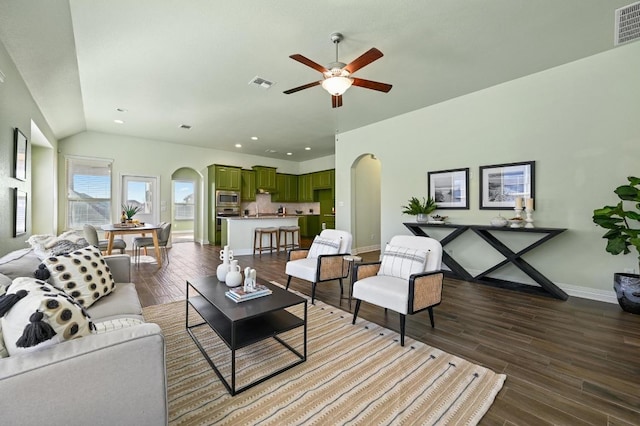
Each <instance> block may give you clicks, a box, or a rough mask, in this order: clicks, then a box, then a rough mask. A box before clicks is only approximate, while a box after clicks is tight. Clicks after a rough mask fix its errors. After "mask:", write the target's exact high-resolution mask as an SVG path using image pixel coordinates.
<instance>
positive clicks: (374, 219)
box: [351, 154, 382, 253]
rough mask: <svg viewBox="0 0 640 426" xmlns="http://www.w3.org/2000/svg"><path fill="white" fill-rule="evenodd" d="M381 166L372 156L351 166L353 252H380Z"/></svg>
mask: <svg viewBox="0 0 640 426" xmlns="http://www.w3.org/2000/svg"><path fill="white" fill-rule="evenodd" d="M381 169H382V166H381V163H380V160H378V159H377V158H376V157H375V155H373V154H364V155H362V156H360V157H359V158H358V159H356V161H355V162H354V163H353V167H352V181H351V182H352V188H351V194H352V202H351V205H352V206H353V209H352V224H353V225H352V227H351V229H352V234H353V240H354V244H353V247H354V252H355V253H365V252H370V251H375V250H380V238H381V237H380V232H381V231H380V230H381V228H382V227H381V220H380V191H381V189H380V175H381Z"/></svg>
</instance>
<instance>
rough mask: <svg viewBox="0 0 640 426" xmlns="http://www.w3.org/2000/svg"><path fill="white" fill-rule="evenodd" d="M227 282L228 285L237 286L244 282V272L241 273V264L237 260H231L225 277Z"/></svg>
mask: <svg viewBox="0 0 640 426" xmlns="http://www.w3.org/2000/svg"><path fill="white" fill-rule="evenodd" d="M225 284H227V286H228V287H237V286H239V285H240V284H242V273H240V265H238V261H237V260H232V261H231V265H229V272H227V276H226V279H225Z"/></svg>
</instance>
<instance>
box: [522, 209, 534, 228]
mask: <svg viewBox="0 0 640 426" xmlns="http://www.w3.org/2000/svg"><path fill="white" fill-rule="evenodd" d="M525 213H526V214H527V218H526V219H525V220H524V221H525V222H527V224H526V225H525V226H524V227H525V228H535V226H533V209H526V210H525Z"/></svg>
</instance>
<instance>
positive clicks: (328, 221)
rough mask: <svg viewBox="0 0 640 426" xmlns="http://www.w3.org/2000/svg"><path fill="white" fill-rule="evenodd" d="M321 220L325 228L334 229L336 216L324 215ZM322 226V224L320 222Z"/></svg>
mask: <svg viewBox="0 0 640 426" xmlns="http://www.w3.org/2000/svg"><path fill="white" fill-rule="evenodd" d="M322 222H324V223H325V226H326V228H327V229H336V218H335V216H324V217H323V218H322ZM320 227H321V228H322V224H320Z"/></svg>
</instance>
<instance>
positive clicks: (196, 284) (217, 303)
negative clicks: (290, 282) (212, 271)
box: [186, 276, 307, 395]
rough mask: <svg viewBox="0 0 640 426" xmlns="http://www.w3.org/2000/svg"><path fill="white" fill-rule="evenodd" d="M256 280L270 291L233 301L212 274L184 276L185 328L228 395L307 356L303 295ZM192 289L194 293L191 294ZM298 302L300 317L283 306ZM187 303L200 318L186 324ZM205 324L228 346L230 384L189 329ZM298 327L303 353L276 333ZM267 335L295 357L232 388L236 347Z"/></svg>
mask: <svg viewBox="0 0 640 426" xmlns="http://www.w3.org/2000/svg"><path fill="white" fill-rule="evenodd" d="M258 282H259V283H260V284H262V285H265V286H267V287H269V288H270V289H271V291H273V293H272V294H270V295H268V296H264V297H260V298H257V299H252V300H247V301H245V302H240V303H236V302H234V301H232V300H231V299H229V298H228V297H226V296H225V294H224V293H225V292H226V291H227V290H228V287H227V286H226V285H225V284H224V283H221V282H219V281H218V279H217V278H216V277H215V276H213V277H202V278H197V279H195V280H187V291H186V293H187V314H186V328H187V332H188V333H189V335H190V336H191V338H192V339H193V341H194V342H195V344H196V345H197V346H198V348H199V349H200V352H202V354H203V355H204V357H205V359H206V360H207V361H208V362H209V365H211V368H213V370H214V371H215V372H216V374H217V375H218V377H219V378H220V380H221V381H222V383H223V384H224V385H225V387H226V388H227V390H228V391H229V393H230V394H231V395H235V394H237V393H240V392H242V391H245V390H247V389H249V388H251V387H253V386H255V385H257V384H259V383H262V382H263V381H265V380H267V379H269V378H271V377H273V376H275V375H277V374H280V373H282V372H283V371H286V370H289V369H290V368H291V367H294V366H296V365H298V364H300V363H303V362H304V361H306V359H307V299H305V298H303V297H300V296H298V295H296V294H294V293H291V292H289V291H286V290H284V289H282V288H280V287H278V286H275V285H273V284H271V283H268V282H266V281H264V280H258ZM190 290H191V291H190ZM193 291H195V292H196V293H197V294H193ZM299 304H304V317H303V318H300V317H298V316H296V315H294V314H292V313H291V312H289V311H287V310H286V308H290V307H292V306H295V305H299ZM189 305H191V306H192V307H193V308H194V309H195V310H196V311H197V312H198V314H199V315H200V316H201V317H202V318H203V319H204V322H201V323H198V324H194V325H189ZM205 324H207V325H209V327H211V329H212V330H213V331H214V332H215V333H216V334H217V335H218V336H219V337H220V339H222V341H223V342H224V343H225V344H226V345H227V347H228V348H229V349H231V384H229V382H228V381H227V380H226V379H225V378H224V376H223V375H222V373H221V372H220V370H218V367H216V365H215V364H214V362H213V360H212V359H211V357H209V355H208V354H207V352H206V350H205V348H204V347H203V346H202V344H201V343H200V341H199V340H198V338H197V337H196V336H195V334H194V333H193V331H192V330H193V329H194V328H196V327H200V326H203V325H205ZM298 327H302V328H303V334H304V336H303V346H304V349H303V353H300V352H299V351H297V350H296V349H295V348H293V347H292V346H291V345H289V344H288V343H287V342H285V341H283V340H282V339H281V338H280V337H279V336H278V335H279V334H281V333H284V332H285V331H289V330H293V329H296V328H298ZM270 337H272V338H274V339H275V340H277V341H278V342H279V343H281V344H282V345H283V346H284V347H286V348H287V349H288V350H290V351H291V352H293V353H294V354H295V355H296V356H297V358H299V359H297V360H296V361H295V362H293V363H291V364H288V365H286V366H284V367H282V368H280V369H278V370H276V371H274V372H273V373H271V374H269V375H267V376H264V377H261V378H260V379H258V380H255V381H253V382H251V383H249V384H248V385H245V386H243V387H241V388H239V389H236V350H238V349H241V348H244V347H246V346H249V345H252V344H254V343H257V342H260V341H262V340H265V339H268V338H270Z"/></svg>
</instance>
